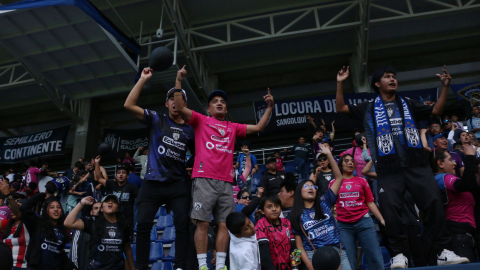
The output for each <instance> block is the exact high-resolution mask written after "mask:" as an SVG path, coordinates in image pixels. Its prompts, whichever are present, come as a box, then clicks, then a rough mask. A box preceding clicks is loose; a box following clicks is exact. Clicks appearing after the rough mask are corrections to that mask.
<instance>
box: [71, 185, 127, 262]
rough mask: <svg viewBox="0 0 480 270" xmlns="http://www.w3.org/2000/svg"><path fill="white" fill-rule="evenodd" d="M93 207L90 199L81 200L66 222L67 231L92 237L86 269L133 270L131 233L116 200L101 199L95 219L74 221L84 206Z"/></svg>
mask: <svg viewBox="0 0 480 270" xmlns="http://www.w3.org/2000/svg"><path fill="white" fill-rule="evenodd" d="M94 203H95V200H94V199H93V197H85V198H83V199H82V200H81V201H80V203H79V204H77V206H76V207H75V208H74V209H73V210H72V212H70V214H69V215H68V216H67V218H66V219H65V226H66V227H67V228H69V229H73V230H79V231H84V232H86V233H89V234H90V235H91V236H92V237H91V238H90V254H89V264H88V267H87V269H89V270H93V269H111V270H123V269H126V270H135V265H134V262H133V251H132V246H131V245H130V242H131V241H130V229H129V228H128V224H127V222H126V221H125V220H124V218H123V215H122V213H121V212H120V211H119V203H118V199H117V196H115V195H112V194H110V195H107V196H105V197H104V198H103V199H102V204H101V207H100V211H101V213H99V215H98V217H92V218H86V217H85V218H81V219H77V216H78V214H79V213H80V211H81V210H82V208H83V206H85V205H93V204H94ZM124 253H125V257H126V259H124V255H123V254H124Z"/></svg>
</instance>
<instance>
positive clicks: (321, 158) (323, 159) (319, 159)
mask: <svg viewBox="0 0 480 270" xmlns="http://www.w3.org/2000/svg"><path fill="white" fill-rule="evenodd" d="M317 160H318V161H325V160H327V157H319V158H318V159H317Z"/></svg>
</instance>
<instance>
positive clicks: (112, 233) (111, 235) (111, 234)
mask: <svg viewBox="0 0 480 270" xmlns="http://www.w3.org/2000/svg"><path fill="white" fill-rule="evenodd" d="M108 235H109V236H110V238H114V237H115V231H114V230H113V229H110V231H108Z"/></svg>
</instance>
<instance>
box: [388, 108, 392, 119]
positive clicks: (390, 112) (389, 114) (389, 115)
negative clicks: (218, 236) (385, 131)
mask: <svg viewBox="0 0 480 270" xmlns="http://www.w3.org/2000/svg"><path fill="white" fill-rule="evenodd" d="M387 114H388V117H392V115H393V109H392V108H388V109H387Z"/></svg>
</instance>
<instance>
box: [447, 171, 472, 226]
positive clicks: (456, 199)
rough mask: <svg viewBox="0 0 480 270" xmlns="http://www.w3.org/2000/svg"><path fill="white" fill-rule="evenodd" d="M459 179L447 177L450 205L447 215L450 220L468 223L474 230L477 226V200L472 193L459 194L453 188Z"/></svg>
mask: <svg viewBox="0 0 480 270" xmlns="http://www.w3.org/2000/svg"><path fill="white" fill-rule="evenodd" d="M457 179H459V178H458V177H456V176H453V175H451V174H447V175H445V178H444V180H445V187H446V188H447V196H448V204H447V209H446V210H445V215H446V216H447V219H448V220H452V221H456V222H468V223H469V224H470V225H472V226H473V227H474V228H476V226H475V216H474V208H475V199H474V197H473V195H472V194H471V193H470V192H458V191H456V190H455V188H454V187H453V183H455V181H456V180H457Z"/></svg>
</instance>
